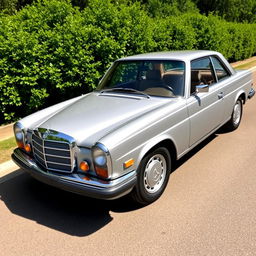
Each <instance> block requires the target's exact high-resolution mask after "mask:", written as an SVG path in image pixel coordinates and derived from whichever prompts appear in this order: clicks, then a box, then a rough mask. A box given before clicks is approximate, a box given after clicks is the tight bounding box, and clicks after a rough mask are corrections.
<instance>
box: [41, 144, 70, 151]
mask: <svg viewBox="0 0 256 256" xmlns="http://www.w3.org/2000/svg"><path fill="white" fill-rule="evenodd" d="M57 143H58V142H57ZM69 147H70V146H69ZM44 148H47V149H53V150H59V151H66V152H70V150H68V149H62V148H50V147H44Z"/></svg>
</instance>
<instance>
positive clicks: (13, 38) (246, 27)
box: [0, 0, 256, 123]
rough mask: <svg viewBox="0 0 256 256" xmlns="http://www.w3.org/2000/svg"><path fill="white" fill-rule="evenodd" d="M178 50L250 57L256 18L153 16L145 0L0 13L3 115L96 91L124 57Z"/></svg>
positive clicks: (255, 48)
mask: <svg viewBox="0 0 256 256" xmlns="http://www.w3.org/2000/svg"><path fill="white" fill-rule="evenodd" d="M124 2H126V1H124ZM180 49H181V50H183V49H184V50H185V49H211V50H217V51H220V52H222V53H223V54H224V55H225V56H226V57H227V58H228V59H230V60H239V59H243V58H247V57H250V56H252V55H253V54H255V53H256V25H255V24H236V23H228V22H225V21H224V20H222V19H220V18H218V17H215V16H209V17H206V16H203V15H200V14H191V13H190V14H183V15H181V16H170V17H166V18H161V17H155V18H152V17H151V16H150V15H149V13H147V11H146V10H143V8H142V7H141V5H140V4H139V3H133V4H131V3H130V4H120V5H116V4H114V3H112V2H111V1H110V0H105V1H101V0H92V1H91V2H90V3H89V6H88V7H87V8H85V9H84V10H82V11H81V10H79V9H78V8H74V7H73V6H72V5H71V4H70V2H69V1H68V0H66V1H65V0H62V1H61V0H45V1H40V2H38V3H36V4H34V5H32V6H26V7H25V8H24V9H22V10H21V11H19V12H17V13H16V14H15V15H12V16H5V15H3V14H2V16H0V122H1V123H2V122H6V121H13V120H15V119H17V118H19V117H22V116H25V115H27V114H30V113H31V112H34V111H36V110H38V109H41V108H43V107H46V106H49V105H52V104H54V103H57V102H60V101H63V100H65V99H68V98H71V97H74V96H76V95H80V94H81V93H87V92H88V91H91V90H93V89H94V88H95V85H96V84H97V81H98V80H99V78H100V77H101V76H102V75H103V73H104V72H105V70H106V69H107V68H108V67H109V65H110V64H111V62H113V61H114V60H115V59H117V58H119V57H122V56H125V55H132V54H136V53H143V52H150V51H162V50H180Z"/></svg>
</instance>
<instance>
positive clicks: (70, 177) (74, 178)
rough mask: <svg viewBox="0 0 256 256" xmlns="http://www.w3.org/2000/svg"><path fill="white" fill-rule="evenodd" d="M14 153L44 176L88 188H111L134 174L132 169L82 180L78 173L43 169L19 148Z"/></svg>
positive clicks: (124, 181) (132, 177)
mask: <svg viewBox="0 0 256 256" xmlns="http://www.w3.org/2000/svg"><path fill="white" fill-rule="evenodd" d="M14 155H15V156H16V157H17V158H18V159H19V160H20V161H21V162H22V163H23V164H24V165H26V166H27V167H28V168H32V169H33V170H34V171H37V172H38V173H41V174H42V175H46V176H49V177H52V178H58V179H60V180H63V181H66V182H69V183H72V184H74V185H75V184H77V183H80V184H82V185H84V186H87V187H88V188H90V187H91V188H94V189H98V190H101V189H107V188H111V187H113V186H116V185H119V184H125V183H126V182H128V181H129V180H131V179H134V177H135V176H136V171H135V170H133V171H131V172H129V173H128V174H125V175H124V176H122V177H119V178H117V179H115V180H109V181H105V180H100V179H97V178H93V179H91V180H84V179H82V178H80V177H79V176H78V174H74V173H69V174H66V175H64V174H61V173H52V172H49V171H43V170H42V169H41V168H40V167H39V166H38V165H37V164H36V162H35V161H34V159H32V158H31V157H29V156H27V155H26V154H25V153H23V152H22V151H21V150H19V149H15V150H14Z"/></svg>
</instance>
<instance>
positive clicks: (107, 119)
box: [39, 92, 170, 147]
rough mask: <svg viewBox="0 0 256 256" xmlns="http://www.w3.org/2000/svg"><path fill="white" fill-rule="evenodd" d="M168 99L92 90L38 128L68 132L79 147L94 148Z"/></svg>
mask: <svg viewBox="0 0 256 256" xmlns="http://www.w3.org/2000/svg"><path fill="white" fill-rule="evenodd" d="M168 102H170V99H169V100H167V99H164V98H157V97H151V98H145V97H139V96H133V95H131V94H129V95H125V94H119V93H113V94H110V93H104V94H100V93H98V92H93V93H90V94H87V95H85V96H83V97H82V98H80V99H79V100H77V101H76V102H74V103H72V104H70V105H68V106H66V107H64V108H63V109H61V110H60V111H59V112H57V113H55V114H54V115H53V116H50V117H48V119H46V120H44V122H43V123H41V124H40V126H39V127H40V128H46V129H50V130H55V131H58V132H62V133H65V134H67V135H69V136H72V137H73V138H74V139H75V140H76V143H77V145H78V146H84V147H91V146H92V145H94V144H95V143H96V142H97V141H98V140H100V139H101V138H102V137H104V136H105V135H107V134H108V133H110V132H111V131H113V130H115V129H117V128H118V127H120V126H123V125H124V124H125V123H127V122H129V121H131V120H133V119H135V118H138V117H139V116H140V115H143V114H145V113H147V112H149V111H152V110H154V109H156V108H159V107H160V106H162V105H165V104H166V103H168Z"/></svg>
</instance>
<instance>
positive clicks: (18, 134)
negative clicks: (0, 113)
mask: <svg viewBox="0 0 256 256" xmlns="http://www.w3.org/2000/svg"><path fill="white" fill-rule="evenodd" d="M13 130H14V135H15V139H16V142H17V145H18V147H19V148H24V145H25V133H24V127H23V125H22V124H21V123H19V122H17V123H15V124H14V126H13Z"/></svg>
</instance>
